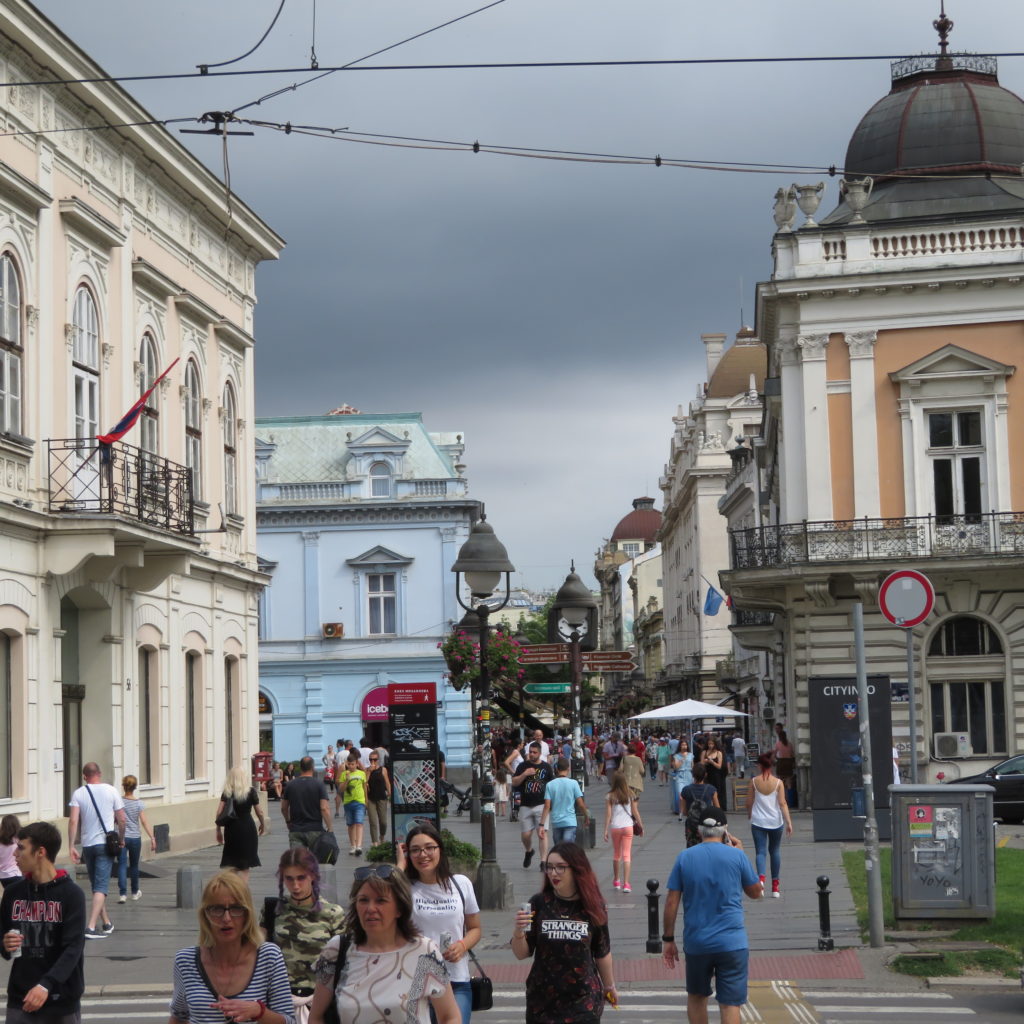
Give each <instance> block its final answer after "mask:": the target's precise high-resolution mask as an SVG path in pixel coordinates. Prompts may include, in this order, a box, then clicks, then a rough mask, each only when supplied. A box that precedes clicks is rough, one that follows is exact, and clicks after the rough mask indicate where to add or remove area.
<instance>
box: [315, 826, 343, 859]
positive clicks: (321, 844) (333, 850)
mask: <svg viewBox="0 0 1024 1024" xmlns="http://www.w3.org/2000/svg"><path fill="white" fill-rule="evenodd" d="M339 852H340V851H339V849H338V837H337V836H336V835H335V834H334V833H333V832H328V831H326V830H324V831H323V832H321V833H320V835H318V836H317V837H316V842H315V843H314V844H313V856H314V857H316V860H317V863H318V864H337V863H338V853H339Z"/></svg>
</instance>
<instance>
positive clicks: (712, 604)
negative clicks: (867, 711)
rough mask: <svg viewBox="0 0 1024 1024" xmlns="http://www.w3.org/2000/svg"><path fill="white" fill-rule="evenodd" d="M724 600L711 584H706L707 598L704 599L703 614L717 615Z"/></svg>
mask: <svg viewBox="0 0 1024 1024" xmlns="http://www.w3.org/2000/svg"><path fill="white" fill-rule="evenodd" d="M723 601H725V598H724V597H723V596H722V594H721V593H720V592H719V591H718V590H716V589H715V588H714V587H713V586H711V584H710V583H709V584H708V596H707V597H705V598H704V614H705V615H717V614H718V609H719V608H721V607H722V602H723Z"/></svg>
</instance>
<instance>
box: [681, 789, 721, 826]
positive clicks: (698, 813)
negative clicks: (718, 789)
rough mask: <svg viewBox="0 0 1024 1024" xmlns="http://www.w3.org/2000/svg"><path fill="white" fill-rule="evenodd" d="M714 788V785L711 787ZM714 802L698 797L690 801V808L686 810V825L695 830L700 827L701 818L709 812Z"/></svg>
mask: <svg viewBox="0 0 1024 1024" xmlns="http://www.w3.org/2000/svg"><path fill="white" fill-rule="evenodd" d="M708 785H709V784H708V783H704V786H705V790H706V789H707V788H708ZM711 788H714V787H711ZM712 806H713V804H712V803H711V801H710V800H704V799H700V798H698V799H696V800H692V801H691V802H690V809H689V810H688V811H687V812H686V827H687V828H688V829H692V830H693V831H694V832H696V831H697V829H698V828H699V827H700V823H701V820H702V819H703V817H704V814H705V813H706V812H707V810H708V808H709V807H712Z"/></svg>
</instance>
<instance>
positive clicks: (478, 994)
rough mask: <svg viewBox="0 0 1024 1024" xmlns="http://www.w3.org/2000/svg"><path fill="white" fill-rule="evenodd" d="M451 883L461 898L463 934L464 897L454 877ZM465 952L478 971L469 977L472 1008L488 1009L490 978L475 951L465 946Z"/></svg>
mask: <svg viewBox="0 0 1024 1024" xmlns="http://www.w3.org/2000/svg"><path fill="white" fill-rule="evenodd" d="M452 885H454V886H455V891H456V892H457V893H458V894H459V899H460V900H462V923H463V928H462V933H463V935H465V933H466V928H465V923H466V897H465V896H463V895H462V886H461V885H459V883H458V882H456V881H455V879H454V878H453V879H452ZM466 952H467V953H468V954H469V959H470V960H472V961H473V966H474V967H476V969H477V970H478V971H479V972H480V977H479V978H473V977H470V979H469V990H470V992H472V994H473V1005H472V1007H471V1009H473V1010H489V1009H491V1007H492V1006H494V985H492V984H491V979H490V978H488V977H487V974H486V973H485V972H484V969H483V965H482V964H481V963H480V961H479V960H477V958H476V953H474V952H473V950H471V949H469V948H468V947H467V949H466Z"/></svg>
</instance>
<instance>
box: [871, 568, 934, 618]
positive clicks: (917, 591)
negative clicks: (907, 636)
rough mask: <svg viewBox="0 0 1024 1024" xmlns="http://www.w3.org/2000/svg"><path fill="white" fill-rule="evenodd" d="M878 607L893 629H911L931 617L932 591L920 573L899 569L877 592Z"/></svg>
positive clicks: (926, 578) (888, 577) (886, 579)
mask: <svg viewBox="0 0 1024 1024" xmlns="http://www.w3.org/2000/svg"><path fill="white" fill-rule="evenodd" d="M878 607H879V610H880V611H881V613H882V614H883V615H884V616H885V617H886V618H887V619H888V620H889V621H890V622H891V623H892V624H893V625H894V626H902V627H903V628H904V629H910V628H911V627H913V626H916V625H917V624H918V623H920V622H924V620H925V619H927V618H928V616H929V615H931V612H932V608H934V607H935V588H934V587H933V586H932V584H931V580H929V579H928V577H927V576H925V574H924V573H923V572H918V571H917V570H916V569H899V570H897V571H896V572H893V573H890V574H889V575H888V576H886V577H885V579H884V580H883V581H882V585H881V586H880V587H879V588H878Z"/></svg>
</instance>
